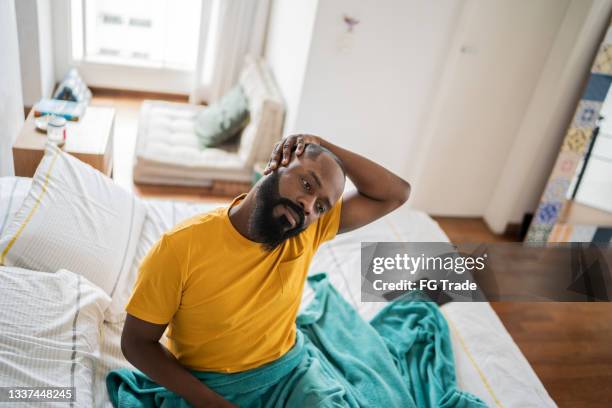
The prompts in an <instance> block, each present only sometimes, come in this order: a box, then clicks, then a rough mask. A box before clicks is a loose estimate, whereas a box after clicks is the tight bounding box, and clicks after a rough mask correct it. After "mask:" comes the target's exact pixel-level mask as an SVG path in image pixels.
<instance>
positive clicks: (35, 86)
mask: <svg viewBox="0 0 612 408" xmlns="http://www.w3.org/2000/svg"><path fill="white" fill-rule="evenodd" d="M15 11H16V17H17V29H18V39H19V50H20V65H21V76H22V78H27V81H23V83H22V85H23V103H24V105H26V106H32V105H34V104H35V103H36V102H37V101H38V100H39V99H41V98H48V97H50V95H51V93H52V92H53V87H54V85H55V73H54V61H53V48H52V47H53V44H52V43H53V41H52V36H53V29H52V24H51V4H50V0H19V1H16V2H15Z"/></svg>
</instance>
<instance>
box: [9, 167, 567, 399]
mask: <svg viewBox="0 0 612 408" xmlns="http://www.w3.org/2000/svg"><path fill="white" fill-rule="evenodd" d="M15 179H16V178H0V227H1V225H2V224H1V223H2V220H3V218H4V217H10V214H9V213H8V212H7V210H6V209H7V208H8V209H9V210H8V211H10V209H11V208H13V211H15V210H16V208H17V207H18V204H16V203H17V202H20V198H19V197H17V196H18V193H20V192H21V194H25V193H24V191H25V192H27V187H28V181H29V179H18V181H17V182H15V181H14V180H15ZM13 184H15V187H14V188H13V187H12V185H13ZM8 201H12V204H11V205H8V204H7V203H8ZM145 203H146V205H147V218H146V219H145V224H144V226H143V232H142V236H141V242H143V243H144V244H145V245H141V246H140V249H139V251H138V252H137V254H136V256H137V257H142V256H144V254H145V253H146V248H148V247H150V246H151V245H152V244H153V243H154V242H155V241H156V240H157V239H158V237H159V236H160V235H161V234H162V233H163V232H164V231H166V230H168V229H170V228H171V227H172V226H174V225H175V224H176V223H178V222H180V221H182V220H184V219H186V218H188V217H190V216H192V215H194V214H197V213H202V212H206V211H209V210H211V209H213V208H215V207H217V206H219V205H221V204H194V203H186V202H178V201H169V200H145ZM363 241H369V242H372V241H374V242H375V241H406V242H410V241H413V242H435V241H448V238H447V237H446V235H445V234H444V232H443V231H442V229H441V228H440V227H439V226H438V224H437V223H436V222H435V221H434V220H432V219H431V218H430V217H429V216H428V215H427V214H425V213H423V212H420V211H416V210H413V209H410V208H409V207H407V206H404V207H402V208H400V209H398V210H396V211H395V212H393V213H391V214H389V215H387V216H386V217H383V218H381V219H380V220H378V221H376V222H374V223H372V224H370V225H368V226H366V227H363V228H360V229H358V230H355V231H352V232H349V233H346V234H341V235H338V236H337V237H336V238H335V239H333V240H331V241H329V242H326V243H324V244H323V245H322V246H321V247H320V249H319V251H318V252H317V254H316V256H315V257H314V259H313V261H312V264H311V268H310V271H309V273H317V272H327V273H328V275H329V277H330V280H331V281H332V283H333V284H334V285H335V287H336V288H337V289H338V290H339V291H340V293H341V294H342V295H343V296H344V297H345V298H346V299H347V301H349V302H350V303H352V304H353V305H354V306H355V308H356V309H357V310H358V311H359V313H360V314H361V316H363V317H364V318H365V319H369V318H371V317H372V316H373V315H374V314H375V313H376V312H377V311H378V310H380V309H381V308H382V307H383V306H384V303H367V302H361V300H360V286H361V281H360V272H359V271H360V243H361V242H363ZM312 295H313V293H312V291H311V290H310V288H308V287H306V290H305V291H304V295H303V298H302V308H303V307H305V306H306V305H307V304H308V303H309V301H310V300H311V299H312ZM441 309H442V312H443V314H444V316H445V317H446V319H447V321H448V323H449V327H450V329H451V336H452V346H453V351H454V355H455V363H456V372H457V382H458V384H459V387H460V388H461V389H463V390H465V391H468V392H471V393H473V394H475V395H477V396H478V397H480V398H481V399H482V400H484V401H485V402H486V403H487V404H488V405H489V406H491V407H521V408H522V407H554V406H556V405H555V403H554V402H553V401H552V399H551V398H550V396H549V395H548V393H547V392H546V390H545V389H544V387H543V385H542V383H541V382H540V380H539V379H538V377H537V376H536V374H535V372H534V371H533V369H532V368H531V366H530V365H529V363H528V362H527V360H526V359H525V357H524V356H523V355H522V353H521V351H520V350H519V348H518V347H517V345H516V343H514V341H513V340H512V337H511V336H510V334H509V333H508V332H507V331H506V329H505V328H504V326H503V324H502V323H501V321H500V320H499V318H498V317H497V315H496V314H495V312H494V311H493V309H492V308H491V306H490V305H489V304H488V303H486V302H485V303H449V304H446V305H444V306H442V308H441ZM121 330H122V325H121V324H119V323H115V324H111V323H104V325H103V328H102V339H101V358H100V361H99V363H98V365H97V367H96V379H95V382H94V389H95V390H96V391H95V394H94V398H95V402H96V406H99V407H110V406H111V405H110V402H109V401H108V398H107V394H106V388H105V383H104V378H105V375H106V373H107V372H108V371H109V370H110V369H113V368H118V367H130V364H129V363H128V362H127V361H126V360H125V359H124V358H123V356H122V354H121V347H120V338H121Z"/></svg>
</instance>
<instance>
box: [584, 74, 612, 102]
mask: <svg viewBox="0 0 612 408" xmlns="http://www.w3.org/2000/svg"><path fill="white" fill-rule="evenodd" d="M611 83H612V76H610V75H602V74H591V76H590V78H589V82H588V83H587V86H586V89H585V90H584V94H583V95H582V99H586V100H589V101H600V102H603V101H604V100H605V99H606V95H607V94H608V88H610V84H611Z"/></svg>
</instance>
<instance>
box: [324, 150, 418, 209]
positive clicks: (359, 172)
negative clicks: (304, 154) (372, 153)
mask: <svg viewBox="0 0 612 408" xmlns="http://www.w3.org/2000/svg"><path fill="white" fill-rule="evenodd" d="M319 141H320V144H321V146H323V147H325V148H326V149H328V150H330V151H332V152H333V153H334V154H335V155H336V156H338V158H339V159H340V160H341V161H342V164H343V165H344V168H345V171H346V175H347V177H349V178H350V179H351V181H352V182H353V184H354V185H355V187H356V188H357V191H359V193H360V194H362V195H364V196H366V197H368V198H370V199H372V200H377V201H388V202H397V203H398V205H400V204H402V203H404V202H405V201H406V200H407V199H408V196H409V195H410V184H409V183H408V182H407V181H406V180H404V179H402V178H401V177H399V176H397V175H395V174H394V173H392V172H391V171H389V170H387V169H385V168H384V167H382V166H381V165H379V164H376V163H374V162H373V161H371V160H369V159H367V158H365V157H363V156H361V155H359V154H357V153H353V152H351V151H349V150H346V149H344V148H342V147H340V146H337V145H335V144H333V143H331V142H328V141H327V140H324V139H322V138H319Z"/></svg>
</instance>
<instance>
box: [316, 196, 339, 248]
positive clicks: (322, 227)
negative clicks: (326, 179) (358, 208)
mask: <svg viewBox="0 0 612 408" xmlns="http://www.w3.org/2000/svg"><path fill="white" fill-rule="evenodd" d="M341 211H342V197H340V199H339V200H338V201H337V202H336V203H335V204H334V205H333V206H332V208H331V209H330V210H329V211H327V212H326V213H325V214H323V216H322V217H321V218H319V219H318V220H317V226H316V230H315V239H314V242H315V248H317V247H318V246H319V245H321V244H322V243H323V242H325V241H329V240H330V239H332V238H334V237H335V236H336V234H337V233H338V229H339V228H340V214H341Z"/></svg>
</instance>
